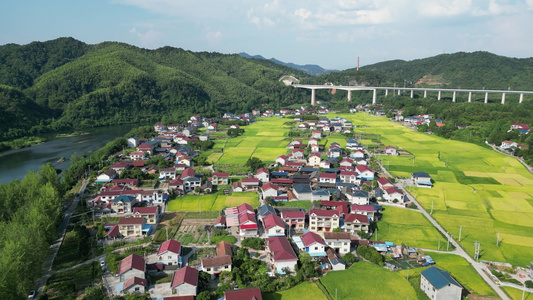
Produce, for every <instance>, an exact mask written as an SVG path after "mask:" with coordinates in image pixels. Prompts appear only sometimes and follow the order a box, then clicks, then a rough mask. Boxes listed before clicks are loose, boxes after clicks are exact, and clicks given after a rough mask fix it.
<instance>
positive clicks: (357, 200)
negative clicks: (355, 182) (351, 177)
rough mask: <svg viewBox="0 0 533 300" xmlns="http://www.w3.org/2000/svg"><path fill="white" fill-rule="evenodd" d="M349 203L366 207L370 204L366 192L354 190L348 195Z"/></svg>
mask: <svg viewBox="0 0 533 300" xmlns="http://www.w3.org/2000/svg"><path fill="white" fill-rule="evenodd" d="M350 198H351V199H350V203H351V204H358V205H367V204H369V203H370V198H369V196H368V192H366V191H363V190H355V191H353V193H352V194H351V195H350Z"/></svg>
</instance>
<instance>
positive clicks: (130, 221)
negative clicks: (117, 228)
mask: <svg viewBox="0 0 533 300" xmlns="http://www.w3.org/2000/svg"><path fill="white" fill-rule="evenodd" d="M143 222H144V218H129V217H126V218H120V219H119V220H118V225H142V224H143Z"/></svg>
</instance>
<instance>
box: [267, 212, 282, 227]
mask: <svg viewBox="0 0 533 300" xmlns="http://www.w3.org/2000/svg"><path fill="white" fill-rule="evenodd" d="M263 226H264V227H265V230H268V229H270V228H272V227H275V226H278V227H281V228H285V222H283V220H282V219H281V218H280V217H279V216H277V215H274V214H270V215H268V216H266V217H264V218H263Z"/></svg>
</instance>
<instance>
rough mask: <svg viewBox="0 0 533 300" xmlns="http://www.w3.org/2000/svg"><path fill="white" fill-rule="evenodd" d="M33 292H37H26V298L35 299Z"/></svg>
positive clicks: (34, 292)
mask: <svg viewBox="0 0 533 300" xmlns="http://www.w3.org/2000/svg"><path fill="white" fill-rule="evenodd" d="M35 294H37V292H36V291H35V290H33V291H31V292H30V293H29V294H28V299H35Z"/></svg>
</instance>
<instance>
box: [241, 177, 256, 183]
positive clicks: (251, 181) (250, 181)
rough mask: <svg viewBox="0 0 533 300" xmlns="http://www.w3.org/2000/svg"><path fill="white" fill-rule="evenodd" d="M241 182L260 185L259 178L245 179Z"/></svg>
mask: <svg viewBox="0 0 533 300" xmlns="http://www.w3.org/2000/svg"><path fill="white" fill-rule="evenodd" d="M241 182H246V183H259V178H243V179H241Z"/></svg>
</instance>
